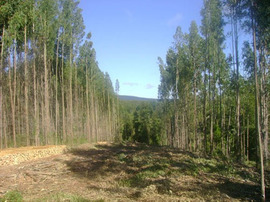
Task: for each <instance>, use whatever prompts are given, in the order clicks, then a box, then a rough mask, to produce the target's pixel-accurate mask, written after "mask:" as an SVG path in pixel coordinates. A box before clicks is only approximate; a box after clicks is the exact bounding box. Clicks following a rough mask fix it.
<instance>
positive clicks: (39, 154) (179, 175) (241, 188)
mask: <svg viewBox="0 0 270 202" xmlns="http://www.w3.org/2000/svg"><path fill="white" fill-rule="evenodd" d="M46 150H47V151H46ZM7 159H9V160H7ZM14 159H17V160H14ZM0 166H1V167H0V198H1V197H2V196H4V195H5V194H6V193H7V192H8V191H12V190H17V191H19V192H20V193H21V194H22V196H23V200H24V201H72V200H70V198H69V199H68V196H70V195H74V196H80V200H73V201H259V200H260V188H259V183H258V180H259V175H258V173H257V172H256V171H255V170H254V169H253V168H251V167H247V166H243V165H242V166H237V165H229V164H225V163H223V162H220V161H218V160H210V159H205V158H200V157H199V156H196V155H194V154H192V153H187V152H181V151H179V150H177V149H171V148H167V147H148V146H146V145H111V144H98V145H95V146H94V145H90V144H85V145H81V146H79V147H76V148H71V149H66V147H65V146H57V147H56V146H49V147H41V148H35V147H33V148H23V149H11V150H9V151H8V150H5V151H1V152H0ZM267 193H269V190H268V189H267ZM56 196H57V197H56ZM267 196H268V195H267ZM82 199H83V200H82Z"/></svg>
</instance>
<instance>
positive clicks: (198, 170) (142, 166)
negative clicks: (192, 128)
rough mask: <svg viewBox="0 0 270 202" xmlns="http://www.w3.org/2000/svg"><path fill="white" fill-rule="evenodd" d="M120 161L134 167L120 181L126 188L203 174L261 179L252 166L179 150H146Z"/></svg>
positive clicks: (125, 154)
mask: <svg viewBox="0 0 270 202" xmlns="http://www.w3.org/2000/svg"><path fill="white" fill-rule="evenodd" d="M159 149H161V150H162V149H163V150H164V148H159ZM117 158H118V160H119V161H120V163H122V164H123V163H125V164H126V166H128V167H131V168H133V169H130V170H127V171H126V172H127V173H128V177H125V178H122V179H119V185H120V186H125V187H146V186H148V185H150V184H152V183H153V182H155V181H157V180H158V179H162V178H168V177H180V176H183V175H188V176H193V177H197V178H200V177H202V176H204V175H210V176H211V175H212V176H216V175H218V176H222V177H226V178H239V179H243V180H250V181H257V179H258V176H257V174H256V172H255V173H254V172H250V169H251V168H252V166H251V165H252V163H249V165H244V164H241V165H240V164H237V163H234V162H227V161H226V162H224V161H222V160H219V159H214V158H213V159H207V158H203V157H199V156H196V155H194V154H192V153H188V152H181V151H179V150H176V149H175V150H174V149H167V150H166V149H165V151H161V152H159V151H158V148H157V149H154V150H152V149H151V148H144V149H142V150H141V149H139V150H138V152H134V153H132V154H128V153H124V152H122V153H120V154H118V157H117Z"/></svg>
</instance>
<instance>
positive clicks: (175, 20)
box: [167, 13, 183, 27]
mask: <svg viewBox="0 0 270 202" xmlns="http://www.w3.org/2000/svg"><path fill="white" fill-rule="evenodd" d="M182 19H183V15H182V14H181V13H177V14H176V15H175V16H173V17H172V18H171V19H169V20H168V21H167V25H168V26H169V27H171V26H177V25H179V23H180V22H181V21H182Z"/></svg>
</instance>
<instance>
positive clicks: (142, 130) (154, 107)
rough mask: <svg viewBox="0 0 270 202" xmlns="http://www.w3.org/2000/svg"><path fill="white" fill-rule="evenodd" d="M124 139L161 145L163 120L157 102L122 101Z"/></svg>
mask: <svg viewBox="0 0 270 202" xmlns="http://www.w3.org/2000/svg"><path fill="white" fill-rule="evenodd" d="M121 104H122V109H121V114H122V120H121V122H122V137H123V140H127V141H137V142H141V143H146V144H151V145H160V144H161V142H162V129H163V127H162V122H161V118H160V117H159V103H157V102H132V101H130V102H124V101H122V102H121Z"/></svg>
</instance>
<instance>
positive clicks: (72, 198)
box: [35, 193, 104, 202]
mask: <svg viewBox="0 0 270 202" xmlns="http://www.w3.org/2000/svg"><path fill="white" fill-rule="evenodd" d="M35 201H37V202H42V201H56V202H60V201H69V202H89V201H90V202H103V201H104V200H103V199H98V200H89V199H86V198H84V197H82V196H80V195H74V194H68V193H56V194H52V195H49V196H46V197H44V198H40V199H36V200H35Z"/></svg>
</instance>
